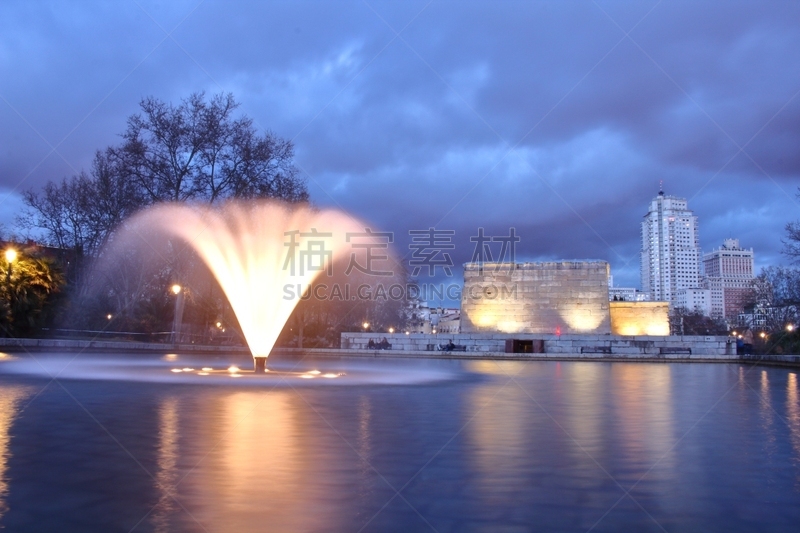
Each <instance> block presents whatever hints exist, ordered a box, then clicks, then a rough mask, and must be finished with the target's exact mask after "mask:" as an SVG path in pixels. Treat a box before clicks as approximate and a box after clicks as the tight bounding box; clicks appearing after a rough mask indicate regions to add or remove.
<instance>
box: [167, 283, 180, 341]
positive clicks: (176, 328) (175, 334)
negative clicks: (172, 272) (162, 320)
mask: <svg viewBox="0 0 800 533" xmlns="http://www.w3.org/2000/svg"><path fill="white" fill-rule="evenodd" d="M169 290H170V291H172V294H174V295H175V296H176V298H175V314H174V317H173V319H172V342H174V343H177V342H180V340H181V322H182V321H183V292H182V291H183V287H181V286H180V285H178V284H177V283H175V284H174V285H172V287H170V288H169Z"/></svg>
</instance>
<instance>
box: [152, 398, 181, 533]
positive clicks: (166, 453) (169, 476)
mask: <svg viewBox="0 0 800 533" xmlns="http://www.w3.org/2000/svg"><path fill="white" fill-rule="evenodd" d="M158 421H159V424H158V471H157V472H156V485H157V489H158V491H159V498H158V503H157V504H156V507H155V509H154V510H153V513H152V516H153V530H154V531H156V532H157V533H162V532H166V531H169V530H170V528H169V518H170V515H172V514H173V513H175V512H176V511H178V505H177V503H176V502H175V499H174V498H175V497H176V496H177V494H176V492H177V488H178V487H177V484H178V482H179V480H178V469H177V466H178V453H179V450H178V400H177V398H174V397H169V398H166V399H165V400H164V401H163V403H162V404H161V407H160V409H159V411H158Z"/></svg>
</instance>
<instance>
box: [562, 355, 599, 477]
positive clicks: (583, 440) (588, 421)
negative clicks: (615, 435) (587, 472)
mask: <svg viewBox="0 0 800 533" xmlns="http://www.w3.org/2000/svg"><path fill="white" fill-rule="evenodd" d="M559 371H561V372H562V376H563V378H564V379H563V380H561V381H560V382H559V386H558V387H557V393H558V394H559V397H560V398H563V399H564V400H566V401H568V402H569V403H568V405H569V406H570V407H569V408H568V409H567V410H566V413H565V414H566V416H565V417H564V421H563V422H562V424H563V425H564V429H566V430H567V432H568V433H569V435H570V436H571V437H572V438H573V439H575V441H576V442H577V444H578V445H579V446H570V447H569V448H568V449H569V450H570V452H571V454H572V459H573V461H576V462H577V463H578V464H581V465H582V466H584V467H588V468H593V467H595V462H594V459H593V457H594V456H596V455H599V454H601V453H603V450H602V449H600V448H598V445H599V444H600V443H601V442H602V440H603V429H604V427H605V421H604V419H603V410H604V409H605V405H604V398H603V393H604V391H605V389H606V385H605V384H606V382H607V381H608V366H607V365H600V364H597V363H594V362H588V363H574V364H571V365H566V366H565V368H564V370H563V371H562V370H561V369H560V368H559Z"/></svg>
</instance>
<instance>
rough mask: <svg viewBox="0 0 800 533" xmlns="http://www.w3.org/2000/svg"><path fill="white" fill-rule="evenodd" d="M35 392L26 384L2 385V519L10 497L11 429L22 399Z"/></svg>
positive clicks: (0, 448)
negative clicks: (8, 475)
mask: <svg viewBox="0 0 800 533" xmlns="http://www.w3.org/2000/svg"><path fill="white" fill-rule="evenodd" d="M32 393H33V388H32V387H28V386H24V385H2V386H0V519H2V518H3V515H4V514H5V513H6V511H7V510H8V505H7V503H6V499H7V497H8V483H9V480H8V479H7V477H6V471H7V469H8V463H9V460H10V459H11V454H10V450H9V444H10V442H11V435H10V430H11V426H12V424H13V423H14V420H15V419H16V418H17V414H18V413H17V411H18V409H19V408H20V407H21V404H22V401H23V400H25V399H27V398H28V397H29V396H30V395H31V394H32Z"/></svg>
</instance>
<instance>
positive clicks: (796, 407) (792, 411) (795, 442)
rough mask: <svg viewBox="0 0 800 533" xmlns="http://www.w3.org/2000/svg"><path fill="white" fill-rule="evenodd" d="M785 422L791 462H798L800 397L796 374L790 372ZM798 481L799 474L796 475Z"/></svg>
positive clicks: (787, 382) (799, 449) (787, 385)
mask: <svg viewBox="0 0 800 533" xmlns="http://www.w3.org/2000/svg"><path fill="white" fill-rule="evenodd" d="M786 423H787V424H788V425H789V439H790V441H791V443H792V450H793V451H794V453H793V454H792V463H793V464H795V465H798V464H800V397H798V390H797V374H795V373H794V372H790V373H789V375H788V379H787V381H786ZM798 483H800V476H798Z"/></svg>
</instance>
